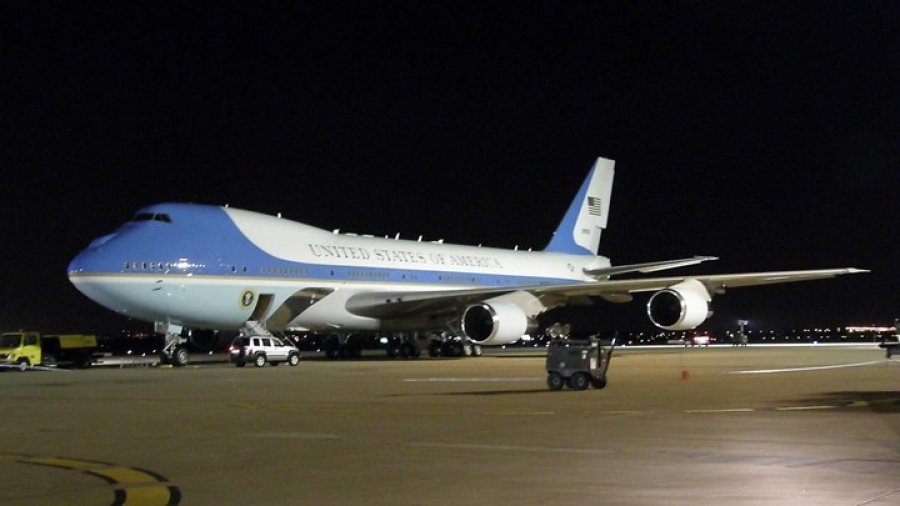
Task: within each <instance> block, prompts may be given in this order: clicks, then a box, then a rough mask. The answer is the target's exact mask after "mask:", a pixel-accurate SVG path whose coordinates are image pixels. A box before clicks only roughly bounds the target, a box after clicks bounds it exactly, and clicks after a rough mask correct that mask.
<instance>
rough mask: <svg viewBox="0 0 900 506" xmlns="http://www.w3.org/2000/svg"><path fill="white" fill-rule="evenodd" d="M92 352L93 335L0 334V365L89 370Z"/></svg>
mask: <svg viewBox="0 0 900 506" xmlns="http://www.w3.org/2000/svg"><path fill="white" fill-rule="evenodd" d="M96 350H97V337H96V336H88V335H82V334H61V335H47V336H42V335H41V333H40V332H35V331H27V332H6V333H4V334H2V335H0V364H6V365H14V366H19V367H22V368H24V367H27V366H31V365H43V366H74V367H90V366H91V362H92V361H93V353H94V351H96Z"/></svg>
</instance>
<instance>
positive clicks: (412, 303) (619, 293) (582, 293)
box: [346, 267, 869, 319]
mask: <svg viewBox="0 0 900 506" xmlns="http://www.w3.org/2000/svg"><path fill="white" fill-rule="evenodd" d="M864 272H869V271H868V270H865V269H856V268H853V267H846V268H840V269H818V270H806V271H774V272H755V273H738V274H712V275H699V276H673V277H664V278H646V279H623V280H604V281H593V282H586V283H571V284H563V285H532V286H511V287H496V288H495V287H491V288H472V289H462V290H438V291H408V292H383V291H379V292H362V293H358V294H355V295H353V296H351V297H350V298H349V299H348V300H347V305H346V307H347V310H348V311H350V312H351V313H353V314H356V315H359V316H366V317H372V318H381V319H395V318H402V317H408V316H411V315H435V314H442V313H448V312H453V311H458V310H459V309H460V308H461V307H464V306H466V305H469V304H472V303H475V302H479V301H483V300H487V299H490V298H493V297H497V296H500V295H503V294H507V293H512V292H528V293H530V294H532V295H534V296H535V297H537V298H538V299H540V300H541V302H542V303H544V305H545V306H546V307H548V308H549V307H556V306H559V305H562V304H565V303H566V301H568V300H570V299H577V298H579V297H581V298H583V297H587V296H598V297H602V298H604V299H606V300H609V301H611V302H628V301H630V300H631V299H632V296H631V294H632V293H638V292H649V291H658V290H663V289H665V288H668V287H670V286H673V285H676V284H678V283H681V282H684V281H686V280H690V279H694V280H697V281H699V282H700V283H702V284H703V285H704V286H705V287H706V289H707V290H708V291H709V293H710V294H711V295H719V294H723V293H725V292H726V291H727V290H728V289H729V288H741V287H745V286H756V285H771V284H777V283H790V282H795V281H810V280H815V279H826V278H833V277H836V276H841V275H845V274H859V273H864Z"/></svg>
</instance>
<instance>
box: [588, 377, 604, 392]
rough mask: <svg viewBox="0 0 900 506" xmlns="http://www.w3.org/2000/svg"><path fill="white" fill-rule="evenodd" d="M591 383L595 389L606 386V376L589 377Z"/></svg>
mask: <svg viewBox="0 0 900 506" xmlns="http://www.w3.org/2000/svg"><path fill="white" fill-rule="evenodd" d="M591 385H593V386H594V388H596V389H597V390H600V389H602V388H606V378H591Z"/></svg>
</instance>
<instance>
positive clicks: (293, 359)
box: [288, 353, 300, 366]
mask: <svg viewBox="0 0 900 506" xmlns="http://www.w3.org/2000/svg"><path fill="white" fill-rule="evenodd" d="M299 363H300V355H298V354H296V353H291V355H290V356H289V357H288V364H289V365H292V366H294V365H297V364H299Z"/></svg>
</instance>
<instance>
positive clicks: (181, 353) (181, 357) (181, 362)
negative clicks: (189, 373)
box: [172, 346, 191, 367]
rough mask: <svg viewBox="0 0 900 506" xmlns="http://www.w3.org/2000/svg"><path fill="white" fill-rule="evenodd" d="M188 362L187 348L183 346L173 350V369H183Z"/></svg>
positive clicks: (189, 355) (189, 357) (189, 356)
mask: <svg viewBox="0 0 900 506" xmlns="http://www.w3.org/2000/svg"><path fill="white" fill-rule="evenodd" d="M190 361H191V354H190V353H188V351H187V348H185V347H184V346H179V347H177V348H175V351H174V352H173V353H172V365H174V366H175V367H184V366H186V365H188V363H189V362H190Z"/></svg>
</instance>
